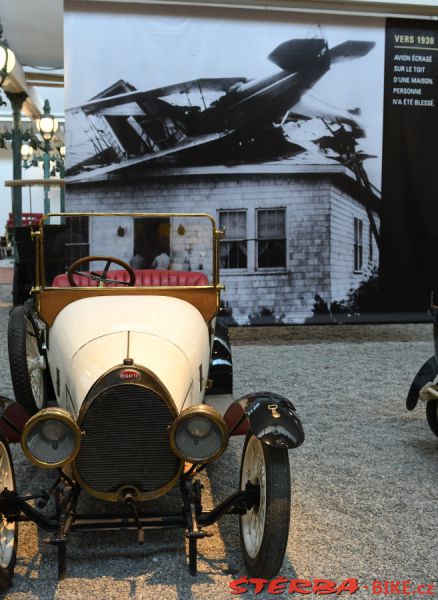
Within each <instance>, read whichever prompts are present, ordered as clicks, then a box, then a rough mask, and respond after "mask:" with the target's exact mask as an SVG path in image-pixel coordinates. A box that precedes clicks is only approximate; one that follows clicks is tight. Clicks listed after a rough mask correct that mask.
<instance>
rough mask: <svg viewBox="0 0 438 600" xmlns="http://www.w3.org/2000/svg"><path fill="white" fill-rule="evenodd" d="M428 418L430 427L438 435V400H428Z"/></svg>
mask: <svg viewBox="0 0 438 600" xmlns="http://www.w3.org/2000/svg"><path fill="white" fill-rule="evenodd" d="M426 418H427V422H428V423H429V427H430V428H431V429H432V431H433V432H434V434H435V435H437V436H438V400H428V402H427V404H426Z"/></svg>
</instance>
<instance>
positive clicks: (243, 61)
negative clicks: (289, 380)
mask: <svg viewBox="0 0 438 600" xmlns="http://www.w3.org/2000/svg"><path fill="white" fill-rule="evenodd" d="M87 4H88V3H87ZM65 8H66V12H65V71H66V142H67V149H68V152H67V157H68V158H67V164H66V166H67V171H66V179H67V196H66V206H67V210H68V211H79V210H90V209H91V210H99V211H112V212H114V211H128V212H136V211H144V212H173V211H175V212H190V211H197V212H198V211H201V212H207V213H209V214H211V215H212V216H214V217H215V218H216V219H217V221H218V223H219V225H220V226H221V227H224V228H225V231H226V233H225V239H224V240H223V241H222V242H221V280H222V281H223V283H225V285H226V291H225V293H224V294H223V314H224V315H225V316H227V318H228V319H229V321H230V322H232V323H235V324H241V325H246V324H257V323H313V322H318V321H336V320H344V321H347V322H348V321H351V322H353V321H355V320H358V319H363V318H364V314H366V315H368V316H367V317H365V318H367V319H370V318H371V317H370V313H376V312H378V310H379V307H378V306H376V298H377V294H376V289H377V287H378V282H379V250H380V247H381V240H380V229H381V223H380V220H381V205H382V194H381V190H382V134H383V116H384V113H383V109H384V68H383V66H384V60H385V20H384V19H373V18H365V17H355V18H354V17H348V18H347V17H342V16H337V17H333V16H324V15H299V14H297V13H289V14H287V13H285V14H275V13H263V15H260V14H259V13H258V12H257V11H253V12H252V11H245V12H244V11H240V10H231V9H228V10H226V9H223V10H222V9H220V10H219V9H206V8H202V9H200V8H197V9H196V12H194V11H193V9H190V8H189V7H187V8H184V9H183V8H172V12H170V11H169V9H166V10H165V9H160V8H159V7H152V6H145V7H137V8H132V7H128V6H127V7H126V9H125V11H124V12H120V9H118V10H116V9H113V8H104V9H102V5H101V3H99V6H98V7H96V8H93V5H91V8H90V7H87V8H86V9H84V8H83V7H82V6H80V7H78V5H77V4H74V3H72V4H69V3H68V2H67V3H66V6H65ZM156 226H157V228H159V227H160V224H159V223H157V224H156ZM146 233H147V234H148V235H153V232H146ZM127 235H128V236H129V235H130V236H131V241H130V246H129V248H130V249H129V253H130V256H128V255H127V256H126V257H122V258H125V259H126V260H132V259H133V257H134V256H138V254H139V253H140V254H141V247H142V242H141V240H139V239H138V235H136V232H135V231H130V232H127ZM190 248H191V241H190V240H189V239H188V240H187V244H186V253H187V256H186V257H185V265H186V268H187V269H189V270H194V271H196V270H198V269H199V267H200V266H202V265H200V264H198V263H199V262H200V261H199V260H198V259H197V257H194V256H193V255H192V254H191V251H190ZM169 252H170V256H169V267H170V268H171V267H172V240H170V242H169ZM141 258H142V264H144V266H145V267H146V268H152V265H149V264H146V263H147V261H148V258H147V257H145V256H143V257H141Z"/></svg>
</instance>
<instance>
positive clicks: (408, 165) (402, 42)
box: [380, 19, 438, 312]
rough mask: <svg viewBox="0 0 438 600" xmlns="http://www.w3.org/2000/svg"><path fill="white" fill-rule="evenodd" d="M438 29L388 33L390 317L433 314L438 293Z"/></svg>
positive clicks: (385, 249)
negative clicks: (432, 296)
mask: <svg viewBox="0 0 438 600" xmlns="http://www.w3.org/2000/svg"><path fill="white" fill-rule="evenodd" d="M437 84H438V28H437V26H436V25H435V24H434V23H431V22H428V21H412V20H406V19H403V20H402V19H400V20H395V19H389V20H388V21H387V29H386V51H385V100H384V136H383V181H382V196H383V202H382V226H381V234H382V235H381V239H382V248H381V273H380V276H381V286H382V291H383V298H384V303H385V305H386V309H387V310H393V311H397V312H398V311H418V310H425V309H426V308H427V307H428V304H429V301H430V292H431V290H432V289H433V288H435V289H437V288H438V190H437V188H438V112H437V104H438V97H437V89H438V87H437Z"/></svg>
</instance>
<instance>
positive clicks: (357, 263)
mask: <svg viewBox="0 0 438 600" xmlns="http://www.w3.org/2000/svg"><path fill="white" fill-rule="evenodd" d="M362 229H363V223H362V221H361V220H360V219H356V218H355V219H354V244H353V253H354V270H355V271H362V265H363V246H362Z"/></svg>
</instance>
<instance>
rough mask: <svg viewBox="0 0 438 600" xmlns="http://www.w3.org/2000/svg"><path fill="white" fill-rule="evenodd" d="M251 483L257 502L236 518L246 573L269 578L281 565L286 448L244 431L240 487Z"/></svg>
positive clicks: (286, 513)
mask: <svg viewBox="0 0 438 600" xmlns="http://www.w3.org/2000/svg"><path fill="white" fill-rule="evenodd" d="M247 483H251V484H252V485H253V486H256V487H257V488H258V490H259V501H258V503H257V505H255V506H253V507H252V508H251V509H250V510H248V511H247V512H246V514H244V515H241V517H240V541H241V546H242V553H243V557H244V560H245V565H246V567H247V569H248V572H249V574H250V575H252V576H254V577H264V578H266V579H270V578H272V577H274V576H275V575H276V574H277V573H278V571H279V570H280V568H281V565H282V563H283V559H284V554H285V551H286V545H287V540H288V534H289V519H290V502H291V492H290V472H289V455H288V451H287V449H283V448H275V447H273V446H268V445H267V444H264V443H263V442H261V441H260V440H259V439H258V438H256V437H255V436H254V435H252V434H251V433H250V434H248V436H247V438H246V441H245V445H244V448H243V456H242V464H241V471H240V489H241V490H244V489H245V487H246V485H247Z"/></svg>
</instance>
